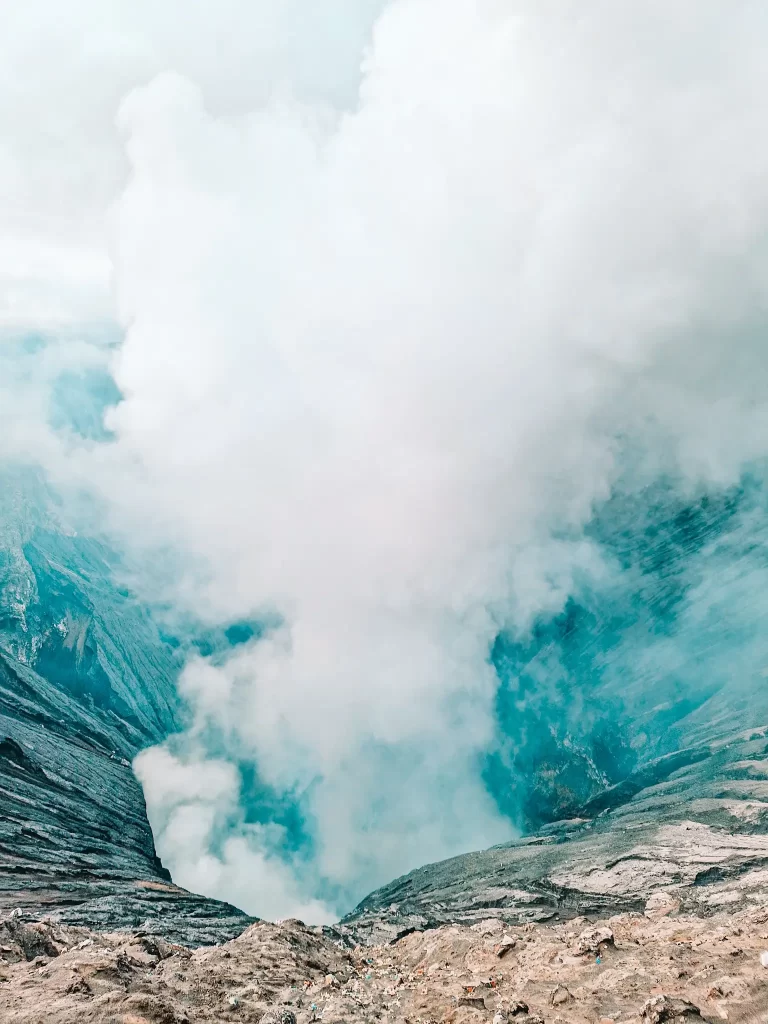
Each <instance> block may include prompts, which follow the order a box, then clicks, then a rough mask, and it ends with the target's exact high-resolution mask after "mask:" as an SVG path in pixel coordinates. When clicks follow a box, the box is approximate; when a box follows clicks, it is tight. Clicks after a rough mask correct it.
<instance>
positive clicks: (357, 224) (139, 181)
mask: <svg viewBox="0 0 768 1024" xmlns="http://www.w3.org/2000/svg"><path fill="white" fill-rule="evenodd" d="M160 6H161V9H162V8H163V7H164V6H165V7H166V8H167V10H168V11H171V9H174V10H175V6H176V5H174V4H170V3H169V4H167V5H160ZM229 6H233V5H229ZM251 6H252V7H253V9H254V11H256V12H263V14H264V17H265V18H266V14H267V12H269V11H271V12H272V16H273V17H276V15H275V13H274V12H275V10H277V8H274V9H273V8H271V7H269V6H268V5H264V4H254V5H251ZM289 6H291V9H293V8H294V7H295V8H297V9H298V5H296V4H294V5H289ZM375 6H376V5H369V9H368V11H367V19H366V17H362V18H361V19H358V21H357V22H356V29H355V31H353V32H351V33H345V45H344V46H341V45H340V44H339V45H330V44H329V43H328V39H329V38H331V39H333V38H336V34H335V31H334V32H331V31H330V29H329V26H336V27H337V26H338V25H339V24H342V23H343V24H344V25H346V24H348V22H347V20H346V19H347V18H348V17H351V13H352V10H353V7H354V9H355V10H359V5H353V4H352V3H351V2H350V3H342V2H341V0H338V2H337V3H335V4H330V3H328V4H327V5H321V9H322V12H323V13H322V16H318V18H319V21H318V25H319V26H320V28H321V31H319V32H318V35H317V38H314V37H313V35H312V32H311V26H310V30H308V31H307V34H306V35H301V44H300V45H299V47H298V49H297V50H296V49H290V53H287V51H285V50H284V48H283V49H281V48H279V47H277V48H275V51H274V53H272V51H270V53H271V54H272V55H271V57H270V58H269V59H266V58H265V59H264V60H262V61H261V62H259V61H258V60H254V61H251V55H252V52H253V51H252V50H251V48H250V45H249V43H248V41H247V37H244V38H240V37H238V39H237V40H235V41H232V42H231V46H232V49H231V50H226V51H225V53H224V54H223V55H220V56H219V57H216V58H214V56H213V53H212V47H211V44H210V40H211V39H214V38H215V39H218V38H220V36H221V33H222V32H224V26H225V24H226V19H227V11H228V5H224V7H223V8H222V7H221V6H220V5H217V6H215V7H214V6H213V5H211V8H210V10H209V11H208V12H207V14H206V15H205V23H204V24H203V23H202V22H201V23H200V25H198V26H197V28H199V34H197V35H195V36H194V39H193V40H192V42H189V43H186V42H184V36H183V33H182V42H181V43H178V44H177V45H174V46H171V45H170V43H169V42H168V36H167V33H165V31H164V29H163V30H161V29H157V26H155V28H154V29H153V31H155V32H156V36H157V38H162V39H163V40H164V41H165V43H164V45H165V48H163V47H161V46H159V44H158V46H157V47H156V48H155V49H154V50H153V51H152V53H153V60H154V63H153V62H152V61H149V58H147V61H148V63H146V64H144V65H141V67H142V68H143V69H144V70H143V72H141V71H133V72H132V74H133V80H135V79H136V78H142V77H144V78H145V79H150V78H151V80H150V81H148V84H145V85H142V86H141V87H140V88H137V89H134V90H132V91H130V93H129V94H128V95H127V96H126V98H125V99H124V100H123V102H122V103H121V104H120V110H119V117H118V126H119V131H120V133H121V136H122V139H123V141H124V146H125V154H126V156H127V161H128V171H127V175H128V177H127V184H126V185H125V188H124V189H123V190H122V193H121V194H120V196H119V198H118V199H117V201H116V203H115V204H114V206H113V208H112V210H111V215H110V216H111V231H112V239H113V244H112V260H113V273H114V286H115V292H116V298H117V307H118V315H119V319H120V322H121V324H122V325H123V327H124V329H125V337H124V341H123V343H122V346H121V348H120V350H119V354H118V356H117V358H116V360H115V363H114V367H113V370H114V374H115V378H116V380H117V383H118V385H119V387H120V389H121V391H122V393H123V396H124V400H123V402H122V403H121V404H120V405H119V406H118V407H117V408H116V409H115V410H114V412H113V413H112V414H111V415H110V418H109V422H108V425H109V427H110V428H111V430H113V431H114V433H115V436H116V441H115V442H114V444H112V445H110V446H107V447H104V446H101V447H98V448H94V449H93V450H89V451H86V452H75V453H72V455H71V458H70V460H69V461H68V464H67V469H66V472H67V473H71V472H72V471H73V467H75V468H76V469H77V472H79V473H80V474H84V478H85V479H91V480H92V479H93V477H94V476H97V477H98V486H99V488H100V491H101V494H102V496H103V497H106V498H107V499H108V501H109V502H110V504H111V507H112V508H113V510H114V513H113V514H114V524H115V526H116V527H117V528H118V529H120V530H122V531H123V533H124V534H125V535H126V536H127V537H129V538H132V540H133V542H136V540H137V538H138V540H139V542H141V543H146V545H147V546H148V548H152V547H153V546H157V547H162V546H163V545H171V546H173V547H174V548H175V550H176V551H177V552H180V553H182V554H183V555H184V557H185V559H186V560H187V563H186V564H188V565H189V566H191V567H194V570H193V569H192V568H191V569H190V572H189V574H188V575H186V574H185V575H184V577H183V578H182V579H181V580H180V581H179V584H178V586H177V587H176V588H175V589H174V591H173V599H174V601H175V603H176V605H177V606H178V607H180V608H185V607H186V608H190V609H194V610H195V612H196V613H197V614H198V615H201V616H203V617H204V618H206V619H208V620H210V621H212V622H216V621H219V622H227V621H232V620H234V619H237V618H239V617H251V618H254V617H255V618H259V619H262V620H264V621H269V622H272V623H275V625H274V626H273V627H271V628H270V629H268V630H267V632H266V634H265V635H264V636H263V637H261V638H259V639H256V640H254V641H252V642H251V643H249V644H247V645H244V646H242V647H240V648H238V649H237V650H236V652H234V653H232V654H231V656H230V657H229V658H227V659H225V660H223V661H222V660H221V659H207V660H206V659H198V660H195V661H193V662H191V663H190V664H189V665H188V666H187V669H186V670H185V673H184V675H183V677H182V680H181V687H182V692H183V695H184V697H185V698H186V699H187V701H188V702H189V706H190V709H191V716H192V717H191V723H190V727H189V729H188V731H187V733H186V734H185V736H184V737H183V738H181V739H177V740H176V741H175V742H174V744H172V745H171V747H169V748H159V749H155V750H152V751H148V752H145V753H144V754H142V755H141V756H140V757H139V759H138V761H137V766H136V770H137V773H138V774H139V777H140V778H141V780H142V782H143V784H144V786H145V792H146V795H147V801H148V806H149V810H150V816H151V818H152V821H153V824H154V825H155V828H156V832H157V838H158V844H159V849H160V852H161V854H162V855H163V857H164V858H165V859H166V861H167V863H168V865H169V867H170V868H171V870H172V871H173V873H174V876H175V878H176V880H177V881H179V882H181V883H182V884H188V885H190V886H192V887H195V888H198V889H204V890H205V891H206V892H209V893H211V894H213V895H217V896H221V897H225V898H228V899H231V900H233V901H235V902H239V903H240V904H241V905H243V906H244V907H245V908H246V909H248V910H251V911H253V912H255V913H268V914H273V913H275V914H276V913H278V912H281V911H284V912H290V913H299V914H303V915H304V916H306V917H308V918H311V919H313V920H317V919H321V918H324V917H329V916H333V914H334V912H336V911H337V910H338V908H339V907H340V906H342V907H343V906H345V905H348V902H349V900H350V899H351V898H352V897H353V896H355V895H357V896H359V895H362V894H363V893H364V892H365V890H366V889H367V888H370V887H372V886H373V885H375V884H377V883H380V882H383V881H386V880H388V879H389V878H391V877H393V876H395V875H397V874H399V873H402V872H403V871H406V870H408V869H409V868H411V867H414V866H416V865H417V864H419V863H423V862H425V861H427V860H431V859H436V858H438V857H443V856H449V855H451V854H453V853H457V852H460V851H463V850H467V849H471V848H477V847H480V846H483V845H488V844H490V843H493V842H496V841H502V840H504V839H505V838H508V837H509V836H510V835H511V826H510V824H509V821H508V820H507V819H506V818H504V817H503V816H502V815H501V814H500V812H499V811H498V809H497V807H496V805H495V803H494V802H493V801H492V799H491V798H490V796H489V795H488V792H487V790H486V787H485V785H484V783H483V779H482V774H481V767H482V758H483V756H484V754H485V753H486V752H487V751H488V750H489V749H492V748H493V745H494V743H495V729H496V725H495V719H494V714H493V702H494V695H495V691H496V686H497V679H496V676H495V673H494V670H493V668H492V666H491V664H490V652H491V647H492V644H493V642H494V639H495V637H496V636H497V634H498V633H499V631H500V630H502V629H508V630H511V631H513V632H515V631H516V632H518V633H523V632H524V631H525V630H526V629H527V628H528V627H529V626H530V624H531V622H532V621H533V620H534V618H535V616H536V615H538V614H540V613H542V612H556V611H558V610H559V609H560V608H562V607H563V605H564V602H565V600H566V598H567V596H568V595H569V593H570V592H571V591H572V589H573V586H574V580H575V579H577V578H580V577H584V576H589V575H591V576H599V575H600V574H601V573H603V572H605V571H607V570H606V569H605V567H604V565H603V563H602V560H601V557H600V554H599V552H598V551H597V550H596V549H595V547H594V546H593V545H592V544H591V543H589V542H588V541H586V540H585V539H583V535H582V529H583V527H584V525H585V524H586V523H587V522H588V520H589V519H590V516H591V514H592V510H593V508H594V506H595V504H596V503H597V502H599V501H601V500H602V499H604V498H606V497H607V496H608V494H609V493H610V491H611V488H612V487H613V486H614V485H615V483H616V480H617V478H618V477H619V475H620V474H623V479H624V484H623V485H624V486H631V487H634V486H637V487H640V486H642V485H643V483H645V482H646V481H648V480H651V479H653V478H654V477H655V476H657V475H659V474H660V473H671V474H678V475H679V476H680V477H681V478H682V479H683V480H684V481H685V482H686V483H685V485H686V486H690V487H691V488H696V487H698V488H701V487H707V486H721V485H724V484H729V483H732V482H734V481H735V480H736V479H737V478H738V475H739V473H740V471H741V469H742V467H743V466H744V465H745V464H746V463H747V462H749V461H750V460H753V459H756V458H760V457H762V456H764V455H765V454H766V447H767V444H766V442H767V440H768V435H767V433H766V429H767V428H768V405H767V404H766V395H768V391H767V390H766V385H767V384H768V359H766V351H765V335H764V331H765V307H766V300H767V299H768V243H766V238H768V233H767V232H766V227H768V173H767V172H768V139H766V136H765V133H764V131H763V123H764V118H765V114H766V113H767V112H768V88H766V87H767V86H768V81H767V79H768V69H766V65H765V61H764V54H763V41H764V39H765V37H766V32H767V31H768V10H766V9H763V8H761V6H760V5H755V4H752V3H748V2H746V0H744V2H734V3H732V4H729V5H723V4H722V3H719V2H718V3H715V2H708V0H697V2H693V0H678V2H676V3H674V4H669V3H668V2H665V3H661V2H657V0H643V2H642V3H641V2H637V3H635V2H632V3H625V4H616V3H613V2H608V0H595V2H593V3H591V4H590V5H587V6H585V5H583V4H576V3H570V2H565V3H558V4H549V3H542V2H540V0H537V2H535V3H534V2H533V0H531V2H523V0H519V2H515V3H509V2H500V0H484V2H480V3H478V2H477V0H392V2H390V3H389V4H387V5H386V6H385V7H384V9H383V10H382V12H381V14H380V16H379V17H378V19H377V20H376V22H375V26H374V28H373V32H372V36H371V41H370V45H369V46H368V47H367V48H365V49H364V40H365V39H366V30H367V26H368V25H370V21H371V20H372V17H371V16H372V15H373V13H374V8H375ZM326 8H327V9H326ZM313 9H314V8H313ZM200 17H201V18H202V15H200ZM361 26H362V27H361ZM113 28H114V31H113V32H112V34H111V35H110V39H112V40H113V41H114V40H116V39H117V40H119V41H120V46H121V47H128V45H129V43H128V41H127V39H128V37H127V36H125V35H124V34H121V33H122V32H123V29H122V26H121V23H119V22H118V23H116V26H113ZM196 31H197V29H196ZM263 31H264V32H265V33H266V34H267V35H268V34H269V33H270V32H271V31H273V26H272V25H270V24H269V23H268V22H265V23H264V27H263ZM256 35H258V33H257V34H256ZM277 37H279V33H277ZM250 38H254V37H250ZM350 39H352V43H351V44H350ZM130 41H131V46H133V42H134V38H133V37H130ZM337 42H338V40H337ZM254 45H256V44H255V43H254ZM259 45H261V44H259ZM187 46H188V47H189V48H188V49H186V48H185V47H187ZM104 52H108V51H104ZM121 52H122V51H121ZM131 52H133V50H132V51H131ZM143 52H144V51H142V53H143ZM158 54H159V55H160V56H158ZM350 54H352V55H354V57H353V58H351V57H350ZM190 55H191V56H190ZM306 55H310V57H311V60H309V64H307V63H306V62H305V60H304V57H305V56H306ZM145 56H146V55H145ZM270 60H271V61H272V63H270ZM358 60H362V71H361V73H360V77H359V87H358V85H357V81H358V78H357V72H356V67H357V62H358ZM139 63H140V62H139ZM159 65H163V66H162V67H160V66H159ZM233 69H234V70H233ZM308 69H309V70H308ZM156 70H162V71H163V72H164V73H162V74H160V75H158V76H157V77H155V76H154V71H156ZM310 71H311V74H310ZM128 77H129V78H130V77H131V76H128ZM133 80H131V82H130V84H133ZM112 84H113V86H114V89H115V93H119V92H120V91H121V89H122V91H125V84H126V79H125V78H121V79H120V81H118V80H117V78H116V79H115V81H114V82H113V83H112ZM355 90H358V91H357V93H356V92H355ZM115 93H113V94H111V95H113V96H114V95H115ZM105 103H106V101H105ZM107 105H108V104H107ZM117 166H119V161H118V165H117ZM119 182H120V173H118V172H117V171H116V172H115V177H114V178H113V179H110V183H111V184H110V186H109V187H107V186H106V185H105V194H109V193H110V189H113V190H117V189H118V188H119ZM628 451H631V452H632V457H633V460H634V461H633V466H634V467H635V468H634V470H633V475H632V477H631V479H630V480H629V482H628V481H627V468H626V467H627V464H626V459H625V453H626V452H628ZM241 762H249V763H253V764H255V765H256V766H257V769H258V775H259V778H260V780H261V782H262V783H263V784H265V785H266V786H268V787H270V789H271V790H272V791H274V792H276V793H277V794H279V795H282V796H283V797H284V798H285V799H287V800H293V801H296V802H298V803H299V804H300V806H301V808H302V812H303V814H304V815H305V819H306V822H307V823H308V824H307V828H308V829H309V832H310V834H311V840H312V842H311V853H309V854H302V855H301V856H300V855H299V854H291V855H288V854H285V853H284V852H281V851H283V847H284V842H283V840H284V837H283V835H282V833H281V831H280V830H281V826H279V825H277V824H273V825H269V824H268V825H264V824H263V823H261V824H259V825H254V824H253V823H252V822H249V820H248V816H247V814H246V813H245V812H244V811H243V810H239V809H238V796H239V792H238V787H239V786H240V785H241V783H240V781H239V776H238V774H237V772H236V771H235V768H234V767H233V766H234V764H236V763H241ZM228 764H229V767H227V765H228ZM319 900H320V901H323V902H324V905H323V906H321V905H320V903H319V902H318V901H319Z"/></svg>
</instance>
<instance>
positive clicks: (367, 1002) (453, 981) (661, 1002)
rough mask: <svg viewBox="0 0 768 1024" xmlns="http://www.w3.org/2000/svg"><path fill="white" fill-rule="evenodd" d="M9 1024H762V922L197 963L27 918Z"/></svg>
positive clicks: (8, 924)
mask: <svg viewBox="0 0 768 1024" xmlns="http://www.w3.org/2000/svg"><path fill="white" fill-rule="evenodd" d="M0 947H1V950H0V951H1V952H2V957H3V961H2V963H0V971H1V974H0V1020H1V1021H2V1022H3V1024H81V1022H82V1024H86V1022H104V1024H197V1022H203V1021H218V1022H225V1021H226V1022H229V1021H231V1022H236V1021H242V1022H256V1021H262V1022H263V1024H294V1022H296V1024H309V1022H311V1021H323V1022H324V1024H333V1022H341V1021H345V1022H346V1021H349V1022H352V1021H356V1022H369V1021H370V1022H374V1021H377V1022H392V1024H400V1022H402V1024H406V1022H408V1024H442V1022H447V1024H448V1022H449V1024H454V1022H455V1024H482V1022H484V1021H487V1022H488V1024H505V1022H507V1021H510V1022H512V1024H541V1022H545V1024H557V1022H562V1024H566V1022H567V1024H570V1022H573V1024H577V1022H578V1024H582V1022H584V1024H586V1022H592V1024H608V1022H611V1021H612V1022H617V1024H618V1022H621V1024H662V1022H664V1021H673V1022H675V1021H676V1022H678V1024H683V1022H685V1024H696V1021H699V1020H709V1021H719V1020H728V1021H734V1022H739V1021H741V1022H745V1024H746V1022H754V1024H757V1022H762V1021H766V1020H768V967H764V966H762V964H761V959H760V957H761V952H762V951H763V950H764V949H768V910H766V909H764V908H760V909H754V908H753V909H751V910H744V911H739V912H737V913H735V914H726V913H722V912H721V913H719V914H715V915H714V916H712V917H708V918H703V917H694V916H689V915H683V914H680V913H679V912H678V910H677V907H676V903H675V901H674V900H673V899H671V898H670V899H667V900H661V899H657V900H655V901H654V902H653V903H652V904H651V906H650V907H649V908H648V909H647V911H646V912H645V913H625V914H620V915H617V916H614V917H611V918H609V919H606V920H602V921H597V920H596V921H588V920H586V919H583V918H582V919H576V920H572V921H569V922H568V923H565V924H557V925H554V926H549V925H546V924H545V925H541V924H528V925H524V926H522V927H518V928H511V927H508V926H506V925H504V924H503V923H502V922H501V921H500V920H499V919H498V918H491V919H488V920H486V921H482V922H479V923H477V924H475V925H472V926H460V925H446V926H443V927H440V928H436V929H430V930H427V931H424V932H414V933H412V934H410V935H407V936H404V937H403V938H400V939H399V940H397V941H396V942H394V943H391V944H388V945H385V946H355V947H352V948H349V947H348V946H346V944H345V942H344V941H343V940H342V939H339V938H335V937H334V936H333V935H332V934H328V932H327V931H326V932H323V930H321V929H314V928H308V927H305V926H304V925H302V924H301V923H300V922H296V921H286V922H283V923H280V924H266V923H257V924H254V925H252V926H250V927H249V928H248V929H247V930H246V931H245V932H244V933H243V934H242V935H241V936H239V937H238V938H236V939H234V940H232V941H230V942H228V943H226V944H224V945H221V946H216V947H207V948H198V949H196V950H189V949H187V948H185V947H183V946H175V945H171V944H169V943H167V942H165V941H164V940H162V939H159V938H157V937H153V936H150V935H146V934H142V933H134V934H128V933H111V934H105V933H101V934H98V933H93V932H88V931H86V930H83V929H78V928H73V927H71V926H66V925H56V924H52V923H45V922H29V921H25V920H24V919H23V918H21V917H20V916H18V915H17V916H12V917H9V918H6V919H5V921H4V922H3V923H2V925H0Z"/></svg>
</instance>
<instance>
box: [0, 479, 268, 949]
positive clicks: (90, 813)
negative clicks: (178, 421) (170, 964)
mask: <svg viewBox="0 0 768 1024" xmlns="http://www.w3.org/2000/svg"><path fill="white" fill-rule="evenodd" d="M1 482H2V484H3V487H2V488H0V494H2V505H3V507H2V509H0V522H2V524H3V530H4V533H3V537H2V544H0V549H2V557H1V558H0V801H1V802H0V910H3V909H4V910H6V911H7V910H12V909H22V908H23V909H25V910H27V911H30V912H32V913H35V912H36V913H42V912H54V911H55V912H57V913H58V914H59V916H60V918H61V919H62V920H66V921H71V922H77V923H87V924H89V925H90V926H92V927H106V928H115V927H137V926H138V925H139V924H141V923H142V922H146V921H149V922H150V925H149V926H150V927H151V926H152V925H151V922H154V927H155V928H156V929H159V930H160V931H162V933H163V934H164V935H166V936H167V937H171V938H176V939H179V940H183V941H188V942H190V943H193V944H197V943H201V942H214V941H218V940H221V939H227V938H230V937H231V936H232V935H235V934H237V933H238V932H239V931H242V929H243V928H244V927H246V926H247V925H248V923H249V922H250V921H251V919H250V918H248V917H246V916H245V915H244V914H242V913H241V912H240V911H238V910H236V909H235V908H233V907H229V906H227V905H223V904H221V903H217V902H216V901H214V900H207V899H204V898H202V897H198V896H194V895H192V894H190V893H187V892H186V891H184V890H182V889H179V888H178V887H176V886H174V885H172V884H171V880H170V876H169V874H168V872H167V871H166V870H165V869H164V868H163V866H162V864H161V863H160V861H159V859H158V857H157V855H156V853H155V847H154V841H153V838H152V832H151V829H150V827H149V823H148V821H147V815H146V808H145V805H144V797H143V793H142V791H141V787H140V786H139V784H138V782H137V781H136V778H135V777H134V775H133V772H132V770H131V759H132V758H133V757H134V756H135V754H136V753H137V752H138V751H139V750H141V749H142V748H143V747H146V746H148V745H149V744H151V743H156V742H158V740H161V739H162V738H164V737H165V736H167V735H168V733H169V732H171V731H173V729H174V728H175V722H176V711H177V709H176V698H175V687H174V679H175V674H176V670H177V664H176V662H175V660H174V655H173V649H172V647H170V646H169V645H168V644H165V643H163V642H162V641H161V639H160V637H159V636H158V634H157V630H156V628H155V627H154V626H153V625H152V623H151V621H150V620H149V618H148V617H147V616H146V614H145V613H143V612H142V611H141V609H140V608H139V607H138V605H137V604H136V603H135V602H133V601H131V599H130V597H129V596H128V595H126V594H124V593H121V592H120V591H119V590H118V589H117V588H116V587H115V585H114V582H113V574H112V571H111V566H110V564H109V562H108V557H109V553H108V552H106V551H105V550H104V549H103V548H101V547H100V546H99V545H97V544H95V543H93V542H89V541H87V540H82V539H80V538H78V536H77V534H76V533H75V531H73V530H72V529H71V528H67V526H66V524H62V523H61V522H60V521H56V517H55V507H53V505H52V502H51V499H50V497H46V496H45V495H44V494H42V493H41V488H42V485H41V484H39V482H38V481H37V480H36V478H35V477H34V476H31V475H30V474H29V473H20V474H19V475H17V476H13V475H8V474H6V476H5V477H4V478H3V480H2V481H1ZM46 510H47V511H46Z"/></svg>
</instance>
